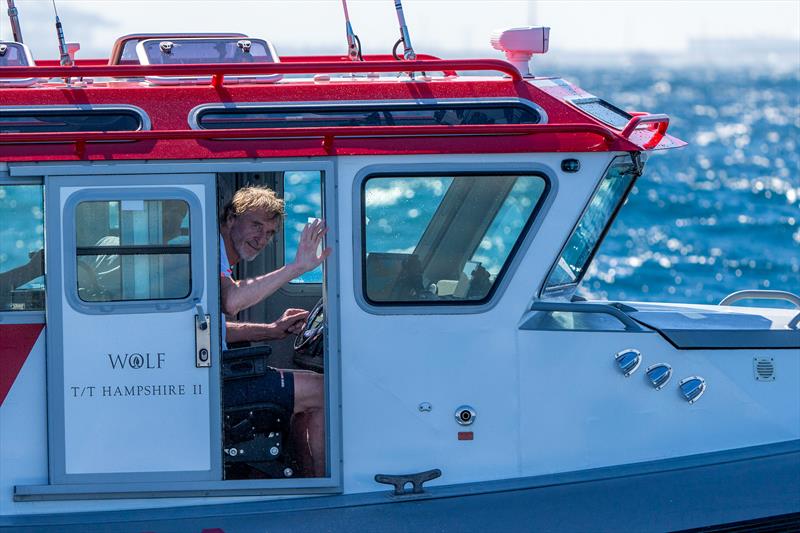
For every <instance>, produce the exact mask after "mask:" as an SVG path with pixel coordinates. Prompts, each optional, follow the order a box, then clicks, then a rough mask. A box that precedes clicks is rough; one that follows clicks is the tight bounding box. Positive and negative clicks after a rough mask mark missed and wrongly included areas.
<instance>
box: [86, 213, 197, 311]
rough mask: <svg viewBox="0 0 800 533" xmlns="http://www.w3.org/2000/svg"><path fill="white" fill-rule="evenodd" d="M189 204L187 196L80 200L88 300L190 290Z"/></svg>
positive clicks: (173, 295)
mask: <svg viewBox="0 0 800 533" xmlns="http://www.w3.org/2000/svg"><path fill="white" fill-rule="evenodd" d="M188 213H189V205H188V204H187V203H186V202H185V201H183V200H119V201H116V200H115V201H91V202H88V201H87V202H81V203H79V204H78V206H77V207H76V210H75V218H76V220H75V231H76V239H75V240H76V254H77V258H76V260H77V289H78V296H79V297H80V299H81V300H83V301H85V302H116V301H129V300H172V299H181V298H185V297H187V296H188V295H189V293H190V292H191V268H190V265H191V247H190V231H189V217H188Z"/></svg>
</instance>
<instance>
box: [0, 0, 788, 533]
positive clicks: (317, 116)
mask: <svg viewBox="0 0 800 533" xmlns="http://www.w3.org/2000/svg"><path fill="white" fill-rule="evenodd" d="M344 5H345V16H346V28H347V33H346V38H347V53H346V54H343V55H333V56H331V55H314V56H308V55H307V56H279V55H278V54H277V52H276V48H275V47H274V46H273V45H272V44H271V43H270V42H269V41H267V40H265V39H260V38H258V37H256V36H251V35H245V34H241V33H204V34H189V33H169V34H167V33H164V34H152V33H141V34H134V35H126V36H123V37H121V38H120V39H118V40H117V41H116V43H115V44H114V46H113V49H112V53H111V54H110V55H109V58H108V59H81V58H79V57H76V52H77V51H78V50H79V46H78V45H76V44H70V43H67V42H66V41H65V40H64V38H63V32H62V31H61V23H60V21H59V22H58V36H59V44H60V59H59V60H54V61H53V60H36V59H35V58H34V57H33V56H32V54H31V52H30V49H29V47H28V46H27V45H26V44H25V43H24V40H23V38H22V34H21V28H20V23H19V16H18V13H17V12H16V8H14V6H13V1H11V0H9V7H10V8H13V9H10V13H11V20H12V28H13V29H14V40H13V41H7V42H2V43H0V193H2V194H0V221H1V222H0V227H3V228H9V229H8V230H7V231H6V230H4V231H6V232H5V233H2V235H3V239H2V242H0V252H2V253H4V254H13V253H16V254H18V255H17V256H18V257H22V258H23V259H22V261H21V263H19V265H18V266H16V267H15V268H14V269H11V270H6V271H3V272H0V529H2V530H4V531H6V530H7V531H31V532H32V531H36V532H41V531H59V532H68V531H75V532H78V531H80V532H91V531H137V532H140V531H158V532H166V531H181V532H186V531H215V532H225V533H232V532H237V531H263V530H269V531H285V530H297V531H311V530H316V531H339V530H348V531H353V530H357V531H377V530H381V531H432V530H436V531H516V530H524V531H620V530H632V531H677V530H687V529H695V528H704V529H703V530H704V531H713V530H725V531H749V530H754V529H756V528H764V529H760V530H764V531H767V530H770V531H778V530H790V529H797V528H800V401H798V391H799V390H800V357H798V355H799V353H798V350H800V329H799V324H800V312H799V311H798V309H797V308H800V297H798V296H797V295H794V294H792V293H789V292H784V291H777V290H771V291H765V290H743V291H736V290H734V288H732V290H731V295H730V296H728V297H727V298H725V299H724V300H723V301H721V302H720V304H719V305H700V304H688V303H687V304H683V303H653V302H631V301H591V300H586V299H585V298H583V297H581V296H578V295H577V293H576V289H577V287H578V286H579V284H580V283H581V281H582V279H583V277H584V276H585V274H586V272H587V268H588V265H589V264H590V263H591V261H592V258H593V257H594V255H595V253H596V251H597V249H598V247H599V246H600V244H601V243H602V241H603V238H604V237H605V235H606V233H607V232H608V230H609V227H610V226H611V225H612V223H613V222H614V220H615V218H616V217H617V214H618V213H619V212H620V210H621V209H623V205H624V203H625V200H626V198H627V196H628V195H629V193H630V191H631V189H632V187H634V185H635V184H636V181H637V179H638V178H639V177H640V176H641V175H642V173H643V172H644V169H645V166H646V162H647V160H648V158H649V157H650V156H651V155H652V154H653V153H654V152H656V151H660V150H672V149H677V148H680V147H681V146H683V145H685V143H684V142H683V141H681V140H680V139H678V138H676V137H674V136H673V135H671V133H670V132H669V131H668V129H669V124H670V119H669V116H668V115H666V114H662V113H650V112H644V111H638V110H637V111H631V110H623V109H620V108H619V107H617V106H615V105H613V104H612V103H609V102H607V101H605V100H603V99H601V98H599V97H597V96H595V95H593V94H591V93H590V92H588V91H586V90H584V89H581V88H579V87H577V86H576V85H574V84H573V83H570V82H569V81H567V80H564V79H562V78H558V77H552V76H536V75H534V74H533V72H532V70H533V69H532V67H531V64H532V58H533V57H534V56H535V55H537V54H543V53H546V52H547V51H548V48H549V38H550V34H549V28H546V27H521V28H512V29H509V30H505V31H500V32H497V33H496V34H494V35H493V36H492V38H491V44H492V46H493V47H494V48H495V49H497V50H501V51H502V52H504V53H505V54H506V58H507V60H506V61H503V60H498V59H458V60H453V59H441V58H439V57H434V56H432V55H426V54H423V53H417V52H416V51H415V50H414V48H413V46H412V45H411V37H410V31H409V29H408V26H407V25H406V23H405V19H404V17H403V14H402V4H401V2H400V1H399V0H397V1H396V9H397V14H398V22H399V25H400V28H401V32H400V35H401V37H400V39H399V40H398V42H397V44H396V45H395V50H394V51H393V52H392V54H386V55H368V54H362V52H361V45H360V41H359V40H358V37H357V36H356V34H355V32H354V31H353V28H352V25H351V24H350V21H349V18H348V17H347V12H346V4H344ZM248 187H250V188H259V187H268V188H269V189H271V190H272V191H274V192H275V194H276V195H277V197H279V198H281V199H282V200H283V201H284V202H285V211H286V218H285V221H284V222H283V224H282V226H281V228H282V229H278V230H276V233H275V236H274V242H273V244H272V245H271V246H269V247H267V248H266V251H264V252H263V253H260V254H258V255H256V256H255V257H253V258H252V260H250V261H246V262H244V261H243V262H239V263H238V264H237V265H236V266H235V268H234V269H233V270H234V275H235V276H236V277H237V278H238V279H240V280H245V279H257V278H259V276H264V275H266V274H267V273H270V272H274V271H277V270H280V269H281V268H285V267H287V265H291V264H293V263H292V258H293V257H296V256H295V254H299V252H298V251H297V250H298V247H299V246H300V243H302V242H304V241H303V239H305V238H306V237H304V236H303V232H304V231H306V230H304V228H321V227H322V226H321V223H320V220H322V219H324V221H325V224H326V225H327V233H326V234H325V236H324V247H325V249H329V250H332V253H331V255H329V256H327V258H326V257H325V254H326V253H327V252H322V251H321V248H320V250H317V249H316V248H314V256H315V257H316V258H317V259H320V260H324V261H322V262H323V264H322V265H321V266H320V267H319V268H314V269H310V270H307V271H306V272H304V273H303V274H302V275H300V276H299V277H296V278H294V279H292V281H291V282H289V283H285V284H283V285H282V286H281V287H280V288H279V289H276V290H275V291H274V292H273V294H272V295H271V296H270V297H269V298H267V299H263V300H261V301H259V302H257V303H255V304H253V305H251V306H250V307H249V308H246V309H243V310H241V311H240V312H238V317H237V318H238V320H239V321H244V322H248V323H258V324H264V323H271V322H272V321H276V320H277V321H279V320H281V317H282V313H283V312H284V310H286V309H290V308H292V309H295V308H296V309H305V310H311V311H310V314H309V316H308V318H307V319H306V318H304V321H303V322H302V324H299V325H300V326H302V328H301V329H302V331H298V334H297V335H296V336H295V335H290V336H288V337H286V338H283V339H280V340H275V341H272V342H260V341H257V340H256V341H255V342H250V343H249V344H247V345H241V346H236V345H234V343H233V342H230V344H229V345H228V343H226V342H224V341H225V339H224V337H225V335H226V331H227V330H226V323H225V321H224V320H223V318H224V317H223V308H224V309H225V310H229V308H228V307H225V302H224V301H223V300H224V294H225V291H226V290H228V289H226V288H225V287H226V286H225V285H224V284H225V283H229V281H225V278H226V276H225V273H224V272H223V274H222V277H221V276H220V275H219V274H218V273H217V272H218V267H219V266H220V261H221V255H223V254H225V255H230V249H228V251H226V245H227V244H228V243H229V241H227V240H226V238H229V237H221V236H220V232H221V231H224V228H225V227H226V226H225V225H226V224H229V223H231V222H230V221H231V220H232V219H230V218H227V216H228V215H226V213H227V211H226V206H228V205H230V203H231V202H232V198H233V197H234V195H235V194H236V191H239V190H241V189H242V188H248ZM10 198H12V199H13V201H10V200H9V199H10ZM3 199H5V200H8V201H3ZM175 212H177V213H179V216H178V217H176V218H174V219H173V218H171V217H172V215H170V213H175ZM230 216H234V217H235V216H238V215H230ZM221 217H222V218H221ZM319 231H320V233H319V235H320V237H319V238H320V239H322V233H321V232H322V230H321V229H320V230H319ZM7 236H8V237H9V238H7ZM39 242H40V243H41V244H37V243H39ZM221 246H222V249H221ZM20 250H22V251H20ZM28 250H31V251H30V253H29V255H28V256H22V255H19V254H25V253H28ZM309 253H310V252H309ZM318 254H319V255H318ZM17 256H15V257H17ZM224 267H225V265H223V270H224ZM234 284H235V282H234ZM745 289H746V288H745ZM743 299H750V300H752V299H766V300H784V301H785V302H788V303H789V304H791V305H794V307H795V309H788V308H774V307H744V306H741V305H734V304H735V303H736V302H740V301H742V300H743ZM236 310H237V311H238V310H239V309H238V308H237V309H236ZM228 314H237V313H228ZM303 317H305V315H303ZM232 320H233V319H232V318H229V319H228V322H232ZM228 326H230V324H228ZM228 340H231V338H230V334H229V333H228ZM267 367H274V368H279V369H282V370H281V374H280V375H281V379H283V377H284V375H285V372H288V373H290V374H291V375H293V376H297V375H301V374H303V375H305V376H313V379H316V380H319V381H318V382H320V383H323V388H322V389H321V390H322V393H321V394H322V395H323V400H324V407H323V408H322V410H321V411H319V412H321V413H322V416H323V419H322V420H323V424H324V427H323V428H322V429H323V435H322V438H323V441H322V442H321V446H322V450H323V452H322V454H323V456H320V455H319V453H317V455H316V459H317V460H322V463H319V462H318V463H316V464H317V465H319V464H323V468H322V472H321V473H319V472H315V471H313V470H309V469H308V468H307V467H306V466H304V464H303V461H302V460H301V459H300V458H298V456H299V455H300V453H301V452H300V450H298V449H297V445H296V444H292V442H297V441H293V440H292V439H293V437H292V434H293V431H295V430H296V429H297V428H298V427H302V426H299V425H298V424H299V423H300V422H299V421H298V418H297V416H296V413H290V412H289V411H288V410H287V409H286V408H285V407H281V406H279V405H277V404H276V403H273V402H272V401H271V400H270V399H267V400H265V399H263V398H260V399H247V401H246V402H244V403H238V404H236V405H231V404H230V402H229V401H228V400H225V398H226V394H225V391H226V390H230V389H229V387H233V386H234V385H232V384H233V383H244V382H247V380H248V379H252V378H253V376H256V375H263V373H264V372H267V371H268V370H265V369H267ZM295 379H298V378H295ZM304 379H305V378H304ZM309 379H311V378H309ZM309 431H310V430H309ZM301 433H302V434H301V436H300V441H299V442H301V443H305V442H308V443H309V445H311V444H310V443H311V436H310V435H311V433H310V432H309V433H303V432H302V431H301ZM303 439H305V440H303ZM303 453H305V452H303ZM770 528H771V529H770Z"/></svg>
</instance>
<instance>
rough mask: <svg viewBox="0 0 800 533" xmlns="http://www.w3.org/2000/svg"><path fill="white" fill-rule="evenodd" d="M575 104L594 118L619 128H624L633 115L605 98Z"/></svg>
mask: <svg viewBox="0 0 800 533" xmlns="http://www.w3.org/2000/svg"><path fill="white" fill-rule="evenodd" d="M575 105H576V106H578V107H579V108H581V109H582V110H583V111H585V112H586V113H589V114H590V115H592V116H593V117H594V118H596V119H597V120H599V121H601V122H605V123H606V124H608V125H610V126H614V127H615V128H617V129H620V130H621V129H622V128H624V127H625V125H626V124H627V123H628V121H629V120H630V119H632V118H633V115H630V114H628V113H626V112H625V111H623V110H622V109H620V108H618V107H617V106H615V105H612V104H609V103H608V102H606V101H605V100H600V99H599V98H598V99H593V100H586V101H577V102H575Z"/></svg>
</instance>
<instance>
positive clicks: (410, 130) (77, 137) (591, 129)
mask: <svg viewBox="0 0 800 533" xmlns="http://www.w3.org/2000/svg"><path fill="white" fill-rule="evenodd" d="M552 133H568V134H579V133H588V134H592V135H597V136H599V137H601V138H602V139H603V142H604V143H606V145H610V144H611V143H613V142H614V141H615V140H616V135H615V134H614V133H613V132H612V131H610V130H608V129H607V128H605V127H603V126H599V125H596V124H481V125H456V126H439V125H435V126H369V127H367V126H332V127H323V128H263V129H259V128H241V129H218V130H146V131H109V132H100V131H94V132H46V133H3V134H0V144H16V143H44V142H74V143H78V145H79V147H78V148H79V150H81V149H83V148H85V143H87V142H97V141H102V142H112V141H145V140H155V141H158V140H191V139H195V140H224V139H237V140H241V139H270V140H276V139H289V138H312V139H313V138H322V145H323V147H324V148H325V149H326V150H330V149H331V148H332V143H333V140H334V138H337V137H359V138H365V137H366V138H369V137H413V136H433V137H442V136H450V135H535V134H552ZM81 145H83V148H81Z"/></svg>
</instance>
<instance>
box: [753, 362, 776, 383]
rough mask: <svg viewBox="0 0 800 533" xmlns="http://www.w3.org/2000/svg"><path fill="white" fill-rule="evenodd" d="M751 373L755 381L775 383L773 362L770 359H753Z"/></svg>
mask: <svg viewBox="0 0 800 533" xmlns="http://www.w3.org/2000/svg"><path fill="white" fill-rule="evenodd" d="M753 373H754V374H755V377H756V381H775V361H774V359H773V358H772V357H754V358H753Z"/></svg>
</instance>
